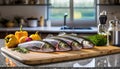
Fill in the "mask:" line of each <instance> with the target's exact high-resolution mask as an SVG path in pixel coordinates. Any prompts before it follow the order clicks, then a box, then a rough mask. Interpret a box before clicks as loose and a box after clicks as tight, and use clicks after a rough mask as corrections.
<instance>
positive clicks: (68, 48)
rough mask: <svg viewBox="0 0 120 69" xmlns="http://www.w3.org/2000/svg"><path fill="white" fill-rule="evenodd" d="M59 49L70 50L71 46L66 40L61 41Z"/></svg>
mask: <svg viewBox="0 0 120 69" xmlns="http://www.w3.org/2000/svg"><path fill="white" fill-rule="evenodd" d="M58 47H59V51H69V50H71V48H70V46H69V45H68V44H66V43H64V42H59V44H58Z"/></svg>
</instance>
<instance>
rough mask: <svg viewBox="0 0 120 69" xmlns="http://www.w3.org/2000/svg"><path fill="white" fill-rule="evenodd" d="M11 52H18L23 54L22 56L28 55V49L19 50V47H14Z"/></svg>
mask: <svg viewBox="0 0 120 69" xmlns="http://www.w3.org/2000/svg"><path fill="white" fill-rule="evenodd" d="M12 50H13V51H17V52H20V53H24V54H26V53H29V50H28V49H26V48H21V47H16V48H13V49H12Z"/></svg>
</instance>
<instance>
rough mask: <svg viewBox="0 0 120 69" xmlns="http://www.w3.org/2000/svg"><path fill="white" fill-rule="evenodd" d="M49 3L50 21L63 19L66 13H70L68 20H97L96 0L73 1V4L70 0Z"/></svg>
mask: <svg viewBox="0 0 120 69" xmlns="http://www.w3.org/2000/svg"><path fill="white" fill-rule="evenodd" d="M49 3H51V6H50V8H49V19H56V20H60V19H63V16H64V13H68V19H69V18H73V19H74V20H80V19H95V0H72V3H73V4H71V2H70V0H50V1H49ZM71 7H72V8H73V9H71ZM71 11H72V12H71ZM70 14H73V17H72V16H71V15H70Z"/></svg>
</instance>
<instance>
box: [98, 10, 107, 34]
mask: <svg viewBox="0 0 120 69" xmlns="http://www.w3.org/2000/svg"><path fill="white" fill-rule="evenodd" d="M99 21H100V23H99V24H98V34H102V35H106V32H107V27H106V21H107V15H106V11H103V12H102V13H100V17H99Z"/></svg>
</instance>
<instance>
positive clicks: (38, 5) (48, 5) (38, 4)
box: [0, 4, 51, 6]
mask: <svg viewBox="0 0 120 69" xmlns="http://www.w3.org/2000/svg"><path fill="white" fill-rule="evenodd" d="M50 5H51V4H17V5H14V4H7V5H4V4H0V6H50Z"/></svg>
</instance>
